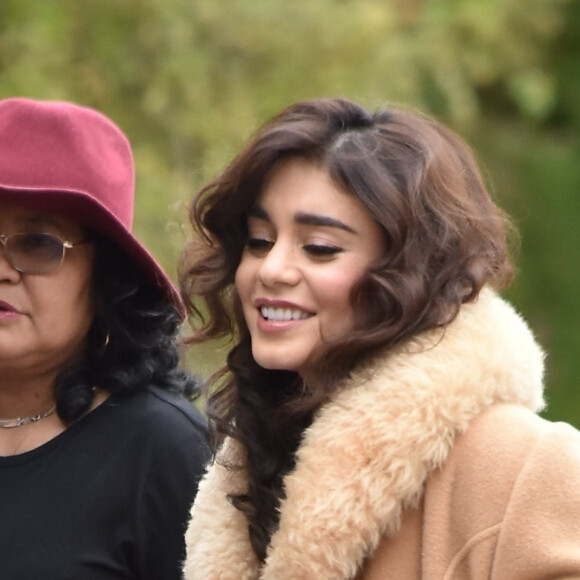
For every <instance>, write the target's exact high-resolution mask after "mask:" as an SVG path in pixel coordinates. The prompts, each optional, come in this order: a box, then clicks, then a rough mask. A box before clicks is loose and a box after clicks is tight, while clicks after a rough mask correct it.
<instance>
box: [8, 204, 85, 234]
mask: <svg viewBox="0 0 580 580" xmlns="http://www.w3.org/2000/svg"><path fill="white" fill-rule="evenodd" d="M0 228H1V229H3V230H4V229H6V228H48V229H51V230H52V229H56V230H62V231H76V230H78V229H81V228H80V226H79V225H78V224H77V223H75V222H74V221H72V220H70V219H68V218H66V217H64V216H62V215H59V214H58V213H55V212H50V211H46V210H44V209H41V208H35V207H34V206H33V205H28V204H21V203H18V202H13V201H6V200H0Z"/></svg>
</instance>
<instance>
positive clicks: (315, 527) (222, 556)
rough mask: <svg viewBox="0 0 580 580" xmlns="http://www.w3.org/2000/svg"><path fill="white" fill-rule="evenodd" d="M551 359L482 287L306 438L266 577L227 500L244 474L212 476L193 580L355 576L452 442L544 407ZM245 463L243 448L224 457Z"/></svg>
mask: <svg viewBox="0 0 580 580" xmlns="http://www.w3.org/2000/svg"><path fill="white" fill-rule="evenodd" d="M542 375H543V353H542V351H541V350H540V348H539V346H538V345H537V344H536V342H535V341H534V338H533V336H532V334H531V332H530V330H529V329H528V327H527V326H526V324H525V322H524V321H523V320H522V319H521V318H520V317H519V316H518V315H517V314H516V313H515V311H514V310H513V309H512V308H511V307H510V306H509V305H508V304H507V303H506V302H504V301H503V300H501V299H500V298H499V297H498V296H497V295H495V294H494V293H493V292H491V291H489V290H484V291H483V292H482V293H481V295H480V297H479V298H478V300H477V301H476V302H474V303H472V304H467V305H464V306H463V307H462V308H461V311H460V314H459V315H458V317H457V318H456V319H455V320H454V321H453V322H452V323H451V324H450V325H449V326H448V327H447V328H446V330H445V331H444V332H442V331H439V330H438V331H430V332H428V333H424V334H423V335H421V336H419V337H416V338H415V339H413V340H412V341H410V342H409V343H407V344H406V345H404V346H402V347H400V348H398V349H397V350H396V351H393V352H390V353H388V354H387V355H386V356H383V357H377V358H375V359H374V360H372V361H369V362H368V363H367V364H366V365H365V366H364V367H362V368H359V369H358V370H357V371H356V372H355V373H353V375H352V377H351V378H350V379H349V380H348V381H347V383H346V385H345V387H344V389H342V390H341V391H340V393H339V394H338V395H337V396H336V397H335V399H334V400H333V401H332V402H331V403H329V404H327V405H325V406H324V407H323V408H322V409H321V411H320V412H319V413H318V415H317V417H316V420H315V421H314V423H313V424H312V426H311V427H310V428H309V429H308V430H307V432H306V433H305V437H304V441H303V443H302V445H301V446H300V449H299V450H298V457H297V459H298V461H297V466H296V469H295V470H294V471H293V472H292V473H291V474H289V475H288V476H287V477H286V479H285V486H286V494H287V497H286V500H285V501H284V502H283V504H282V507H281V511H282V517H281V520H280V528H279V530H278V531H277V532H276V534H275V535H274V536H273V538H272V542H271V545H270V548H269V552H268V558H267V560H266V563H265V565H264V566H263V567H262V569H260V568H259V566H258V564H257V561H256V559H255V556H254V554H253V552H252V549H251V547H250V544H249V541H248V533H247V523H246V520H245V518H244V516H243V515H242V514H241V513H240V512H239V511H237V510H236V509H234V508H233V507H232V506H231V505H230V504H229V503H228V501H227V500H226V497H225V496H226V494H227V493H231V492H232V491H234V490H237V491H240V490H244V488H245V486H246V484H247V482H246V480H245V476H244V473H243V471H238V472H233V471H232V472H230V471H226V470H225V469H224V468H223V467H221V466H220V465H218V464H214V465H213V466H211V467H210V469H209V471H208V473H207V474H206V476H205V478H204V480H203V481H202V483H201V485H200V489H199V493H198V496H197V499H196V502H195V504H194V507H193V509H192V520H191V523H190V527H189V530H188V532H187V536H186V541H187V548H188V556H187V561H186V564H185V577H186V579H188V580H193V579H194V578H195V579H196V580H197V579H200V580H217V579H220V580H256V579H258V578H259V579H261V580H306V579H308V580H311V579H313V578H316V579H317V580H331V579H332V580H342V579H347V578H352V577H354V576H355V574H356V572H357V571H358V569H359V568H360V566H361V563H362V562H363V560H364V558H365V556H366V555H367V554H369V553H372V551H373V550H374V549H375V548H376V546H377V545H378V542H379V540H380V539H381V537H382V536H383V535H384V534H394V533H396V531H397V529H398V526H399V523H400V517H401V512H402V510H403V509H404V508H405V507H407V506H412V505H415V504H416V503H417V501H418V500H419V499H420V497H421V494H422V490H423V484H424V482H425V480H426V478H427V477H428V475H429V473H430V472H431V471H432V470H434V469H436V468H437V467H438V466H440V465H442V464H443V463H444V462H445V460H446V458H447V456H448V454H449V450H450V447H451V445H452V444H453V440H454V437H455V436H456V435H457V434H458V433H460V432H462V431H464V430H465V429H466V427H467V425H468V423H469V421H470V420H471V419H472V418H473V417H475V416H476V415H477V414H479V413H480V412H481V411H482V410H484V409H485V408H487V407H489V406H490V405H492V404H493V403H495V402H514V403H519V404H522V405H525V406H526V407H529V408H530V409H532V410H533V411H539V410H540V409H541V408H542V407H543V398H542ZM222 452H223V453H224V454H225V455H226V456H227V455H230V456H231V457H232V458H236V459H237V460H239V458H243V453H242V451H241V450H240V449H239V446H238V444H237V443H234V442H232V441H229V442H227V444H226V445H225V446H224V449H223V451H222Z"/></svg>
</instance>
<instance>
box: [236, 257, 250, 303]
mask: <svg viewBox="0 0 580 580" xmlns="http://www.w3.org/2000/svg"><path fill="white" fill-rule="evenodd" d="M253 280H254V269H253V268H252V265H251V262H250V261H249V260H247V259H246V260H244V259H242V261H241V262H240V265H239V266H238V269H237V270H236V276H235V279H234V285H235V288H236V291H237V293H238V296H239V297H240V299H241V300H242V302H243V301H244V300H245V299H247V298H248V296H249V294H250V291H251V289H252V286H253V284H252V281H253Z"/></svg>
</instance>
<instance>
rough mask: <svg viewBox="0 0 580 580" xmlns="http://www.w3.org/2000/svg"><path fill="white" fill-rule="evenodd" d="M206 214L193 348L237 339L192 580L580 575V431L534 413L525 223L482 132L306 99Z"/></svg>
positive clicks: (538, 401)
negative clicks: (471, 141) (522, 251)
mask: <svg viewBox="0 0 580 580" xmlns="http://www.w3.org/2000/svg"><path fill="white" fill-rule="evenodd" d="M191 220H192V224H193V229H194V232H195V234H196V236H195V238H194V240H193V241H192V243H191V245H190V246H189V248H188V250H186V252H185V253H184V256H183V263H182V289H183V292H184V294H185V296H186V297H187V300H188V306H189V308H190V310H191V312H192V319H193V323H194V326H195V328H196V334H195V335H194V336H193V338H192V340H193V341H194V342H195V341H196V340H204V339H207V338H210V337H218V336H222V335H227V334H228V333H230V332H233V335H234V337H235V338H234V346H233V348H232V350H231V351H230V353H229V356H228V361H227V367H226V368H225V369H223V370H222V371H221V372H218V373H217V374H216V376H215V377H214V378H213V380H211V381H210V387H211V397H210V399H209V411H210V417H211V424H212V427H213V434H214V436H215V437H214V439H215V440H214V443H215V458H214V461H213V464H212V465H211V467H210V468H209V470H208V473H207V474H206V476H205V478H204V480H203V481H202V483H201V484H200V492H199V494H198V496H197V498H196V501H195V503H194V505H193V509H192V519H191V522H190V525H189V530H188V532H187V536H186V542H187V549H188V556H187V561H186V564H185V576H186V578H187V579H188V580H192V579H194V578H195V579H196V580H214V579H215V580H217V579H220V580H227V579H231V580H234V579H235V580H239V579H244V580H249V579H258V578H260V579H263V580H301V579H304V580H306V579H308V580H312V579H316V580H331V579H332V580H338V579H352V578H356V579H358V580H360V579H365V580H401V579H405V580H443V579H445V580H480V579H483V578H485V579H492V580H505V579H507V578H509V579H510V580H524V579H525V580H540V579H547V578H554V579H556V578H562V579H564V578H580V491H579V490H578V481H579V480H580V453H579V451H578V450H579V449H580V434H579V433H578V432H577V431H576V430H575V429H573V428H572V427H571V426H569V425H565V424H552V423H550V422H548V421H546V420H544V419H542V418H540V417H538V416H537V414H536V413H537V412H538V411H539V410H541V409H542V408H543V406H544V402H543V395H542V374H543V362H542V361H543V353H542V350H541V349H540V347H539V346H538V345H537V344H536V342H535V340H534V337H533V336H532V333H531V332H530V330H529V329H528V327H527V325H526V324H525V322H524V321H523V320H522V318H521V317H520V316H519V315H518V314H517V313H516V312H515V311H514V310H513V308H512V307H511V306H510V305H508V304H507V303H506V302H505V301H504V300H502V299H501V298H500V297H499V295H498V293H497V292H498V290H500V289H502V288H505V286H506V285H507V284H508V282H509V281H510V278H511V276H512V266H511V264H510V260H509V257H508V251H507V242H506V238H507V231H508V227H507V222H506V219H505V218H504V216H503V215H502V213H501V211H500V210H499V209H498V208H497V207H496V206H495V205H494V203H493V201H492V200H491V198H490V196H489V194H488V192H487V191H486V189H485V187H484V184H483V182H482V179H481V176H480V173H479V171H478V168H477V166H476V163H475V161H474V159H473V156H472V154H471V152H470V150H469V148H468V147H467V146H466V145H465V143H463V142H462V141H461V140H460V139H459V138H458V137H457V136H456V135H455V134H453V133H452V132H450V131H449V130H447V129H445V128H444V127H442V126H441V125H440V124H438V123H437V122H435V121H433V120H430V119H428V118H426V117H423V116H421V115H418V114H413V113H410V112H406V111H404V110H396V109H392V110H382V111H379V112H376V113H371V112H369V111H367V110H365V109H364V108H362V107H360V106H358V105H356V104H354V103H351V102H349V101H346V100H340V99H335V100H333V99H328V100H326V99H322V100H314V101H309V102H303V103H298V104H295V105H293V106H290V107H289V108H288V109H286V110H285V111H283V112H281V113H280V114H279V115H278V116H276V117H275V118H274V119H273V120H272V121H270V122H269V123H267V124H266V125H265V126H264V127H263V128H262V129H261V130H260V131H259V132H258V134H257V135H256V136H255V138H254V139H253V140H252V141H251V142H250V143H249V144H248V145H247V147H246V148H245V149H244V150H243V151H242V152H241V153H240V154H239V155H238V156H237V158H236V159H234V160H233V162H232V163H231V164H230V165H229V167H227V169H226V170H225V171H224V172H223V173H222V174H221V175H219V176H218V177H217V178H216V179H214V180H213V181H211V182H210V183H209V184H208V185H207V186H206V187H204V188H203V189H202V191H201V192H200V194H199V196H198V197H196V199H195V200H194V202H193V205H192V208H191ZM199 299H201V302H197V301H198V300H199Z"/></svg>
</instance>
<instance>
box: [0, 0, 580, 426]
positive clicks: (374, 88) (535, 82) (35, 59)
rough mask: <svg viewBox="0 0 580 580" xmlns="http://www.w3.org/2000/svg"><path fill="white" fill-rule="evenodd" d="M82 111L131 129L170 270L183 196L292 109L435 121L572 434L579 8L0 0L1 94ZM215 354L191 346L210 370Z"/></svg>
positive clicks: (280, 0)
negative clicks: (502, 231) (505, 219)
mask: <svg viewBox="0 0 580 580" xmlns="http://www.w3.org/2000/svg"><path fill="white" fill-rule="evenodd" d="M10 96H29V97H35V98H41V99H65V100H72V101H76V102H78V103H81V104H84V105H88V106H92V107H95V108H97V109H99V110H101V111H103V112H104V113H106V114H107V115H108V116H110V117H111V118H112V119H113V120H114V121H116V122H117V124H119V125H120V126H121V128H122V129H123V130H124V131H125V132H126V134H127V135H128V136H129V138H130V140H131V142H132V144H133V146H134V151H135V160H136V165H137V208H136V217H135V229H136V232H137V234H138V235H139V236H140V237H141V238H142V239H143V240H144V241H145V243H146V244H147V245H148V246H149V247H150V248H151V250H152V251H153V253H154V254H155V255H156V256H157V258H158V259H159V260H160V261H161V262H162V263H163V264H164V265H165V266H166V267H167V269H168V270H169V272H170V273H171V274H172V275H173V276H174V275H175V271H176V266H175V264H176V261H177V256H178V254H179V250H180V247H181V246H182V244H183V243H184V240H185V238H186V236H187V210H186V206H187V201H188V200H189V199H190V198H191V197H192V195H193V194H194V192H195V191H196V190H197V189H198V188H199V186H200V185H201V184H202V183H203V182H204V181H205V180H206V179H208V178H209V177H211V176H213V175H214V174H215V173H217V172H218V171H219V170H220V169H222V168H223V167H224V165H225V164H226V163H227V161H228V160H229V159H230V158H231V157H232V156H233V155H234V154H235V153H236V152H237V151H238V149H239V148H240V147H241V146H242V145H243V144H244V142H245V141H246V140H247V139H248V138H249V137H250V136H251V135H252V133H253V132H254V131H255V130H256V129H257V128H258V126H259V125H260V124H261V123H263V122H264V121H265V120H266V119H268V118H269V117H270V116H271V115H273V114H274V113H276V112H278V111H279V110H280V109H281V108H283V107H285V106H286V105H288V104H290V103H291V102H293V101H296V100H299V99H305V98H311V97H320V96H345V97H348V98H351V99H354V100H356V101H359V102H360V103H361V104H363V105H366V106H369V107H371V108H376V107H379V106H383V105H388V104H404V105H410V106H413V107H415V108H418V109H421V110H423V111H425V112H428V113H430V114H432V115H434V116H436V117H437V118H438V119H439V120H441V121H443V122H444V123H446V124H447V125H449V126H451V127H452V128H453V129H455V130H456V131H457V132H458V133H460V134H461V135H462V136H463V137H464V138H465V139H466V140H467V141H468V142H469V143H470V144H471V145H472V147H473V148H474V149H475V151H476V153H477V156H478V158H479V160H480V162H481V165H482V168H483V169H484V172H485V175H486V178H487V181H488V184H489V185H490V187H491V189H492V190H493V192H494V195H495V198H496V200H497V201H498V203H499V204H500V205H501V206H502V207H503V208H504V209H505V210H506V211H507V212H508V213H509V214H510V215H511V216H512V218H513V220H514V222H515V223H516V225H517V226H518V228H519V230H520V232H521V247H520V250H519V255H518V256H517V264H518V266H519V276H518V278H517V281H516V283H515V284H514V285H513V287H512V288H511V289H510V290H509V291H508V292H506V295H507V297H508V298H509V299H510V300H511V301H512V302H513V303H514V304H515V305H516V307H517V308H518V310H519V311H520V312H522V313H523V314H524V316H525V317H526V319H527V320H528V321H529V322H530V324H531V326H532V328H533V329H534V331H535V333H536V335H537V337H538V339H539V340H540V342H541V343H542V344H543V346H544V347H545V349H546V351H547V352H548V357H547V368H548V373H547V377H546V383H547V398H548V402H549V407H548V409H547V411H546V412H545V415H546V416H548V417H550V418H552V419H561V420H566V421H569V422H571V423H573V424H575V425H576V426H577V427H580V385H579V384H578V377H580V308H579V307H578V304H577V302H576V291H577V288H578V287H579V286H580V274H579V271H580V234H579V225H580V4H579V3H578V2H577V1H575V0H292V1H288V0H227V1H225V0H123V1H122V2H119V1H118V0H93V1H79V0H41V1H38V0H2V1H1V2H0V98H5V97H10ZM222 356H223V350H220V349H219V348H218V345H207V346H205V347H204V348H201V349H199V350H197V351H192V352H191V353H190V355H189V358H188V362H189V364H190V365H191V367H192V369H194V370H195V371H197V372H198V373H200V374H202V375H207V374H208V373H209V372H210V371H211V370H212V369H213V368H215V366H216V365H217V364H219V362H221V358H222Z"/></svg>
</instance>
